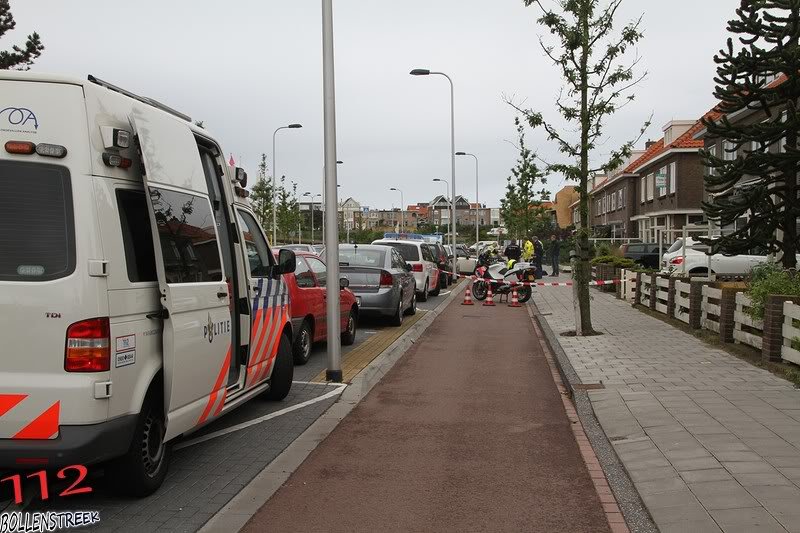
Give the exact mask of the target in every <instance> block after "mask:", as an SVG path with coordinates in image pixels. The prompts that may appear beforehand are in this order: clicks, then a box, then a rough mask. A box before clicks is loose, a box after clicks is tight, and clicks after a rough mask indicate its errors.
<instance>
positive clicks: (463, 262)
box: [445, 244, 478, 274]
mask: <svg viewBox="0 0 800 533" xmlns="http://www.w3.org/2000/svg"><path fill="white" fill-rule="evenodd" d="M445 249H446V250H447V251H448V253H449V254H450V255H451V257H452V247H451V246H450V245H449V244H448V245H446V246H445ZM456 251H457V255H458V257H457V258H456V274H472V273H473V272H475V266H476V264H477V261H478V260H477V258H474V257H470V253H469V250H468V249H467V247H466V245H463V244H458V245H456Z"/></svg>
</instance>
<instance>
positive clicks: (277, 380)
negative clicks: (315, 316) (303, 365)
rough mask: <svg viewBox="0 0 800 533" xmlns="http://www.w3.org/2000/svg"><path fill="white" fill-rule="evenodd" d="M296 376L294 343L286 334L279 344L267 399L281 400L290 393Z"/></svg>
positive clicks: (282, 336)
mask: <svg viewBox="0 0 800 533" xmlns="http://www.w3.org/2000/svg"><path fill="white" fill-rule="evenodd" d="M292 378H294V358H293V357H292V343H291V342H289V339H288V337H286V335H281V342H280V344H279V345H278V354H277V355H276V356H275V367H274V368H273V369H272V376H271V377H270V378H269V390H268V391H267V392H266V396H265V397H266V399H267V400H272V401H274V402H279V401H281V400H283V399H284V398H286V396H288V395H289V390H290V389H291V388H292Z"/></svg>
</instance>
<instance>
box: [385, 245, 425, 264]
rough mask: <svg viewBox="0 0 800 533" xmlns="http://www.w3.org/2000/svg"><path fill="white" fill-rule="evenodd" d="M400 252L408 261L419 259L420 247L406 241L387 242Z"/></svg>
mask: <svg viewBox="0 0 800 533" xmlns="http://www.w3.org/2000/svg"><path fill="white" fill-rule="evenodd" d="M386 244H388V245H389V246H391V247H392V248H394V249H396V250H397V251H398V252H400V255H402V256H403V259H405V260H406V261H419V247H418V246H417V245H416V244H406V243H404V242H390V243H386Z"/></svg>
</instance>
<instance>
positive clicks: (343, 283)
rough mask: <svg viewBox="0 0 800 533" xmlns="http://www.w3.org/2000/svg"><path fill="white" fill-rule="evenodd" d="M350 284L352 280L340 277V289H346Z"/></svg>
mask: <svg viewBox="0 0 800 533" xmlns="http://www.w3.org/2000/svg"><path fill="white" fill-rule="evenodd" d="M349 286H350V280H349V279H347V278H339V290H342V291H343V290H345V289H346V288H347V287H349Z"/></svg>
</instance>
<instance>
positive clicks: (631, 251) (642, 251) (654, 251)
mask: <svg viewBox="0 0 800 533" xmlns="http://www.w3.org/2000/svg"><path fill="white" fill-rule="evenodd" d="M619 251H620V253H621V254H622V257H625V258H627V259H632V260H633V261H635V262H636V263H637V264H639V265H642V266H643V267H646V268H652V269H654V270H658V268H659V263H660V257H659V248H658V243H628V244H623V245H622V246H620V248H619Z"/></svg>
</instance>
